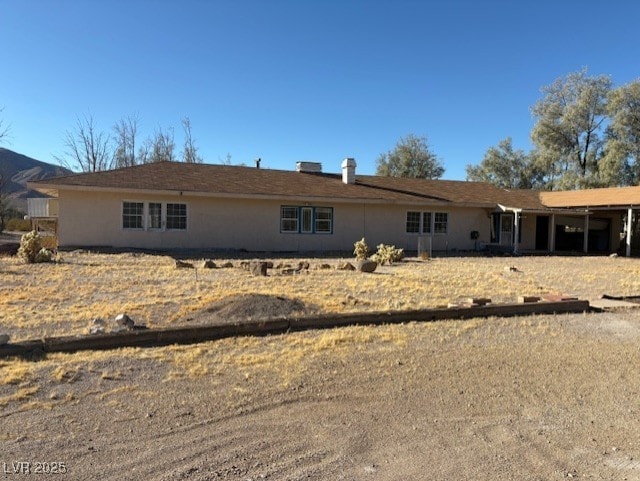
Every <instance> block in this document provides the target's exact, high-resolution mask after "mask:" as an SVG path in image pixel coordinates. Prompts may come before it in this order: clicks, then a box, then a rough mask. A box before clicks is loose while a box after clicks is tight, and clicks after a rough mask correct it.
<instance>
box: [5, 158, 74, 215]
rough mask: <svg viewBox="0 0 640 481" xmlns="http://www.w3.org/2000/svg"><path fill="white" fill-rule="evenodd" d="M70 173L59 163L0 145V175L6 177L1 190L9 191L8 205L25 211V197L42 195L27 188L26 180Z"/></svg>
mask: <svg viewBox="0 0 640 481" xmlns="http://www.w3.org/2000/svg"><path fill="white" fill-rule="evenodd" d="M72 173H73V172H72V171H70V170H69V169H65V168H64V167H60V166H59V165H53V164H47V163H46V162H42V161H40V160H36V159H32V158H31V157H27V156H26V155H22V154H19V153H17V152H13V151H12V150H9V149H4V148H1V147H0V175H1V176H2V177H3V178H5V177H6V178H7V179H8V182H7V184H6V185H5V186H4V187H3V190H4V192H8V193H9V203H10V205H11V206H12V207H14V208H15V209H18V210H20V211H22V212H26V211H27V197H42V194H40V193H39V192H35V191H33V190H28V189H27V182H30V181H32V180H41V179H47V178H49V177H56V176H59V175H68V174H72Z"/></svg>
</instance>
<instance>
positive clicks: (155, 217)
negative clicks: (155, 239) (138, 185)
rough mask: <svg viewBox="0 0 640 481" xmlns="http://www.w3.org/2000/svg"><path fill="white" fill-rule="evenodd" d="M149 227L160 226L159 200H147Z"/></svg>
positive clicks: (156, 227)
mask: <svg viewBox="0 0 640 481" xmlns="http://www.w3.org/2000/svg"><path fill="white" fill-rule="evenodd" d="M148 228H149V229H161V228H162V204H161V203H159V202H149V225H148Z"/></svg>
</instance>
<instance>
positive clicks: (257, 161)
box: [256, 157, 262, 169]
mask: <svg viewBox="0 0 640 481" xmlns="http://www.w3.org/2000/svg"><path fill="white" fill-rule="evenodd" d="M260 162H262V159H261V158H260V157H258V158H257V159H256V169H259V168H260Z"/></svg>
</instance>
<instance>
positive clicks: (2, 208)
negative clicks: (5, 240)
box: [0, 167, 10, 232]
mask: <svg viewBox="0 0 640 481" xmlns="http://www.w3.org/2000/svg"><path fill="white" fill-rule="evenodd" d="M8 187H9V176H8V175H7V174H6V172H5V171H4V170H3V169H2V168H1V167H0V232H2V231H3V230H4V223H5V220H6V219H7V217H8V216H9V210H10V208H9V193H8Z"/></svg>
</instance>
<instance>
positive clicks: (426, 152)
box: [376, 134, 444, 179]
mask: <svg viewBox="0 0 640 481" xmlns="http://www.w3.org/2000/svg"><path fill="white" fill-rule="evenodd" d="M442 174H444V166H443V165H442V163H441V162H440V160H439V159H438V158H437V157H436V155H435V154H434V153H433V152H431V150H430V149H429V145H428V144H427V138H426V137H417V136H415V135H413V134H409V135H407V136H406V137H404V138H401V139H400V140H399V141H398V143H397V144H396V146H395V148H394V149H393V150H390V151H389V152H387V153H386V154H380V157H378V160H377V169H376V175H381V176H386V177H415V178H420V179H439V178H440V177H442Z"/></svg>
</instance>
